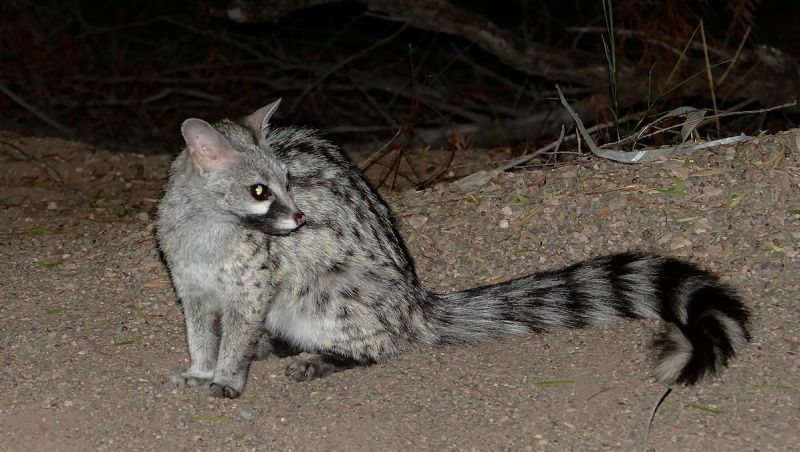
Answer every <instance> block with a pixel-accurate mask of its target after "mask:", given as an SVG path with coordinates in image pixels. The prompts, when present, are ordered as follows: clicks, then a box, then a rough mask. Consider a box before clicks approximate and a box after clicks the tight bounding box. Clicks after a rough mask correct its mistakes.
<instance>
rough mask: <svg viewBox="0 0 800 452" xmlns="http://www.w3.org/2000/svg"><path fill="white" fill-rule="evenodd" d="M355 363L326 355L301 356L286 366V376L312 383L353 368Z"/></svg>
mask: <svg viewBox="0 0 800 452" xmlns="http://www.w3.org/2000/svg"><path fill="white" fill-rule="evenodd" d="M353 365H354V364H353V363H350V362H343V361H342V360H340V359H336V358H331V357H327V356H325V355H318V354H313V353H312V354H310V355H305V356H301V357H299V358H297V359H295V360H294V361H292V363H291V364H289V365H288V366H286V376H287V377H290V378H291V379H293V380H294V381H311V380H313V379H315V378H322V377H324V376H326V375H330V374H332V373H334V372H339V371H342V370H344V369H349V368H351V367H353Z"/></svg>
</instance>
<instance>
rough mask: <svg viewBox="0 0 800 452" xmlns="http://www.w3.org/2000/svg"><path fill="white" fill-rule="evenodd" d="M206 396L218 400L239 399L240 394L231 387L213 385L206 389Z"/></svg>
mask: <svg viewBox="0 0 800 452" xmlns="http://www.w3.org/2000/svg"><path fill="white" fill-rule="evenodd" d="M205 394H206V395H207V396H209V397H214V398H217V399H222V398H225V399H235V398H237V397H239V394H240V392H239V391H237V390H235V389H233V388H231V387H230V386H224V385H218V384H216V383H211V384H210V385H208V386H207V387H206V390H205Z"/></svg>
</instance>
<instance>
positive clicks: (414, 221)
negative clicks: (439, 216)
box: [408, 217, 428, 229]
mask: <svg viewBox="0 0 800 452" xmlns="http://www.w3.org/2000/svg"><path fill="white" fill-rule="evenodd" d="M426 223H428V217H411V218H409V219H408V224H409V225H411V227H412V228H414V229H419V228H421V227H422V226H425V224H426Z"/></svg>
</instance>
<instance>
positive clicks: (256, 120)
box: [244, 99, 281, 144]
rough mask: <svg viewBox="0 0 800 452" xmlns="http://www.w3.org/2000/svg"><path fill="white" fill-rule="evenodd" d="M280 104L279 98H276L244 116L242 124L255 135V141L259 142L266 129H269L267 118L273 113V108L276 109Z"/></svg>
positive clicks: (262, 138)
mask: <svg viewBox="0 0 800 452" xmlns="http://www.w3.org/2000/svg"><path fill="white" fill-rule="evenodd" d="M280 104H281V100H280V99H278V100H276V101H275V102H273V103H271V104H269V105H267V106H266V107H261V108H259V109H258V110H256V112H255V113H253V114H251V115H249V116H245V118H244V125H246V126H247V127H248V128H249V129H250V130H252V131H253V135H255V137H256V143H258V144H261V142H262V141H263V140H264V137H265V136H266V134H267V130H269V119H270V118H271V117H272V115H274V114H275V110H277V109H278V106H279V105H280Z"/></svg>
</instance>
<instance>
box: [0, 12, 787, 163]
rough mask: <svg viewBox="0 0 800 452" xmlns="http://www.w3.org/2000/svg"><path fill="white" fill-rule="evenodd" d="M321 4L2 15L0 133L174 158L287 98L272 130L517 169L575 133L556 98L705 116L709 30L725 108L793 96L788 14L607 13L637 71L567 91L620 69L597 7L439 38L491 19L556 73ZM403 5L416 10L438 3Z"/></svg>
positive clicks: (618, 46)
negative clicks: (305, 129)
mask: <svg viewBox="0 0 800 452" xmlns="http://www.w3.org/2000/svg"><path fill="white" fill-rule="evenodd" d="M314 3H318V2H314V1H298V2H285V1H261V2H258V1H251V2H247V3H243V5H244V6H245V7H246V8H250V9H249V11H260V12H261V13H263V14H262V17H255V16H257V15H253V16H252V17H250V18H249V19H248V20H247V23H238V22H236V21H233V20H230V18H228V17H226V11H227V10H228V9H229V8H230V7H231V5H232V2H227V1H205V2H192V1H137V2H106V1H98V0H73V1H67V2H60V1H58V2H57V1H20V0H11V1H4V2H2V3H1V4H0V68H1V70H0V85H2V86H0V88H2V92H0V128H2V129H10V130H14V131H16V132H19V133H22V134H24V135H41V136H61V137H68V138H74V139H80V140H83V141H86V142H89V143H92V144H95V145H100V146H105V147H110V148H114V149H130V150H135V151H137V152H146V153H150V152H171V151H172V150H173V149H174V148H175V146H177V145H178V144H179V141H178V138H179V136H178V133H177V128H178V125H179V124H180V122H181V121H182V120H183V119H185V118H187V117H191V116H197V117H201V118H205V119H208V120H215V119H219V118H222V117H229V116H238V115H242V114H245V113H248V112H250V111H252V110H254V109H256V108H258V107H260V106H262V105H264V104H266V103H268V102H271V101H272V100H274V99H276V98H278V97H281V98H283V104H282V106H281V109H280V110H279V112H278V114H277V116H276V118H277V121H278V122H282V123H294V124H304V125H310V126H313V127H317V128H320V129H322V130H323V132H324V133H326V134H327V135H328V136H330V137H332V138H334V139H336V140H339V141H341V142H343V143H346V144H347V143H350V144H353V145H360V146H366V147H373V148H374V147H379V146H382V145H384V144H386V143H388V142H390V141H391V142H392V143H393V145H394V146H425V145H431V146H433V147H448V146H450V147H452V146H458V145H460V146H463V145H464V141H465V140H466V141H467V142H468V143H469V144H470V146H474V147H476V148H482V147H491V146H514V147H515V148H516V149H517V152H518V153H521V152H524V150H525V149H527V148H535V147H536V146H537V145H540V144H542V143H547V142H549V141H552V139H553V138H554V137H557V136H558V134H559V132H560V126H561V124H563V123H566V122H568V121H567V119H568V118H565V117H564V116H563V111H562V110H563V109H562V108H561V107H560V104H559V103H558V102H557V99H556V96H555V91H554V88H555V85H556V84H560V85H561V86H562V87H563V88H564V91H565V94H566V95H567V97H568V98H569V100H570V102H571V103H574V105H575V106H576V110H578V112H579V114H581V116H582V117H583V120H584V122H585V123H587V126H588V125H592V124H595V123H597V122H602V121H607V120H614V118H618V117H623V116H625V115H628V114H630V113H638V114H640V115H641V116H642V118H648V117H652V116H653V115H655V114H658V113H662V112H665V111H667V110H669V109H671V108H674V107H676V106H679V105H691V106H694V107H698V108H711V107H712V104H713V101H712V95H711V91H710V90H709V89H708V81H707V74H706V73H704V72H703V68H704V67H705V65H706V60H705V56H704V52H703V46H702V42H701V39H700V34H699V32H698V25H699V23H700V21H701V19H702V21H703V27H704V28H703V32H704V34H705V38H706V41H707V43H706V46H705V47H707V48H709V49H711V52H710V53H709V64H711V65H712V69H713V74H714V77H715V80H719V79H720V77H722V74H723V73H724V72H725V70H726V69H727V67H728V65H729V63H730V61H731V60H732V59H734V58H736V60H737V61H736V64H735V65H734V70H733V71H731V74H730V75H729V76H728V77H727V78H726V79H725V81H724V83H720V84H719V85H720V86H718V87H717V88H718V89H717V93H715V95H716V101H717V107H718V108H719V109H720V110H724V109H729V108H734V109H756V108H763V107H769V106H772V105H776V104H780V103H784V102H787V101H791V100H793V99H796V98H797V92H796V91H794V92H793V89H792V86H794V85H792V84H791V83H793V82H791V81H790V79H792V78H793V77H794V78H797V76H798V74H800V72H798V71H797V67H798V66H797V60H798V58H800V37H799V36H798V34H797V19H798V17H800V6H799V5H800V4H799V3H798V2H797V1H796V0H774V1H754V0H749V1H740V0H737V1H711V0H708V1H677V0H667V1H664V2H651V1H635V0H634V1H632V0H624V1H617V2H613V3H612V5H611V6H612V11H613V22H614V26H615V28H616V30H617V32H618V33H617V34H616V35H615V38H614V46H615V54H616V57H617V61H618V63H619V64H620V66H622V65H624V66H625V67H626V68H632V69H631V70H630V76H628V78H627V79H625V80H617V82H616V83H613V82H611V81H610V78H609V74H608V72H606V73H605V74H600V75H599V76H596V77H594V78H591V77H590V78H588V79H586V78H584V79H581V78H579V77H577V76H576V75H575V74H577V73H578V72H579V71H580V70H581V69H585V67H586V65H588V64H590V63H588V61H592V62H595V63H596V62H598V61H599V62H601V63H603V65H604V66H605V67H606V68H607V67H609V66H610V65H609V64H608V60H609V58H608V56H607V55H606V53H605V50H604V48H606V47H607V46H608V45H609V42H610V38H609V33H608V25H607V20H606V14H604V12H603V2H602V1H597V0H593V1H588V0H573V1H525V0H513V1H492V2H487V1H452V2H450V3H449V5H450V6H452V8H453V9H454V11H456V12H457V15H452V16H448V18H447V19H444V20H445V22H447V21H451V20H452V19H453V18H454V17H461V18H463V17H466V16H464V14H466V15H468V17H467V19H464V20H465V22H469V21H472V22H474V19H476V18H482V19H483V20H486V21H487V22H488V23H490V24H493V25H494V26H495V27H496V29H497V30H500V31H502V33H503V36H505V37H507V38H508V39H509V41H510V42H513V45H514V48H515V49H517V51H519V52H524V51H525V49H529V48H531V47H536V46H538V47H537V48H539V49H540V50H542V51H544V52H546V53H547V54H548V55H553V56H554V58H558V59H559V61H562V62H564V63H563V64H560V65H554V66H553V69H552V70H551V71H545V70H542V69H541V68H540V69H536V70H528V69H527V68H525V67H520V65H517V64H514V62H513V61H512V64H509V60H508V58H503V57H502V56H498V55H497V54H496V53H493V52H492V51H490V50H487V49H485V48H484V47H482V46H481V45H479V44H476V43H475V41H474V40H473V39H471V37H470V36H467V35H464V34H463V33H452V32H450V33H440V32H437V31H436V30H437V28H436V27H433V29H431V27H430V26H427V27H426V26H420V25H419V23H418V22H417V21H416V20H415V19H414V17H415V16H414V14H412V13H408V14H407V15H406V14H405V13H402V15H398V14H397V13H396V12H395V13H391V12H390V13H386V12H385V11H384V10H383V9H381V8H377V9H376V7H375V4H376V3H383V4H386V3H390V2H385V1H384V2H380V1H378V2H369V1H366V2H332V3H327V4H321V5H314ZM396 3H397V4H401V5H402V4H405V5H408V4H411V5H412V6H411V7H404V8H401V9H402V10H403V11H412V10H414V8H415V7H420V8H424V7H426V3H431V2H425V1H420V2H407V1H406V2H396ZM433 3H436V2H433ZM441 3H443V2H439V4H441ZM291 4H295V5H296V6H297V8H291V7H287V5H291ZM306 4H308V5H309V6H308V7H302V6H304V5H306ZM458 14H460V15H461V16H458ZM459 20H460V19H459ZM442 29H444V28H442ZM748 30H749V31H748ZM745 37H746V40H744V38H745ZM687 43H691V45H690V46H687ZM740 44H741V45H742V50H741V51H740V52H738V56H736V55H737V49H738V48H739V46H740ZM770 52H778V54H777V55H778V56H776V57H774V58H775V59H777V60H779V61H778V63H776V64H777V66H776V67H771V66H769V65H768V64H765V63H764V61H767V60H765V58H764V55H765V54H770ZM770 55H771V54H770ZM759 58H760V59H759ZM570 65H573V67H570ZM515 66H516V67H515ZM787 80H789V81H787ZM787 83H789V84H788V85H787ZM787 86H788V87H789V88H787ZM648 98H649V100H648ZM797 120H798V115H797V111H796V109H795V110H792V109H788V110H781V111H776V112H770V113H764V114H760V115H757V116H755V117H753V116H748V117H746V118H743V117H733V118H730V119H726V120H724V121H722V123H721V128H720V129H719V130H717V129H716V126H709V127H706V128H704V129H703V131H702V134H703V135H705V136H708V137H711V136H719V135H727V134H732V133H741V132H746V133H754V132H755V131H757V130H772V131H775V130H781V129H786V128H789V127H793V126H796V124H797ZM640 123H641V121H634V122H632V123H630V124H628V123H626V124H623V125H621V128H622V130H620V129H617V130H616V131H613V132H607V133H608V134H610V135H614V134H620V133H623V132H625V131H627V130H628V129H626V128H633V127H635V126H636V125H637V124H640ZM568 131H569V129H568ZM607 138H610V136H609V137H607ZM667 140H668V139H667Z"/></svg>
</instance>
